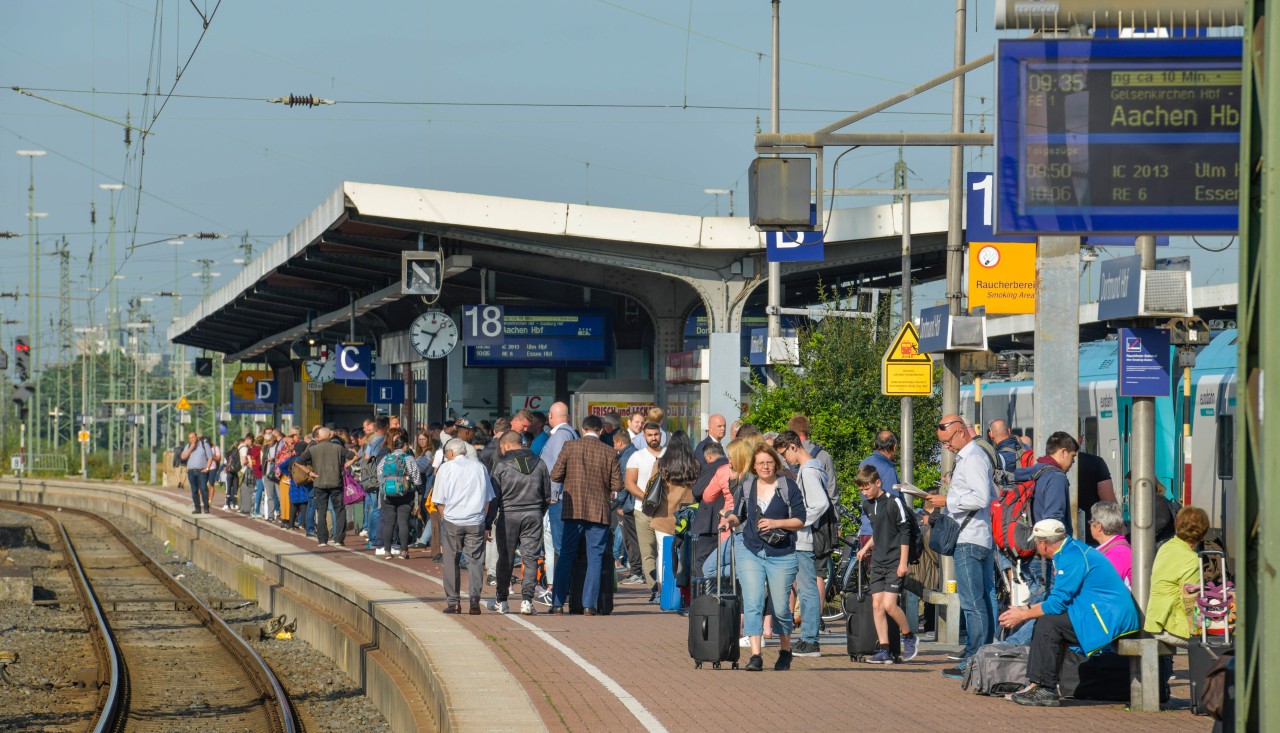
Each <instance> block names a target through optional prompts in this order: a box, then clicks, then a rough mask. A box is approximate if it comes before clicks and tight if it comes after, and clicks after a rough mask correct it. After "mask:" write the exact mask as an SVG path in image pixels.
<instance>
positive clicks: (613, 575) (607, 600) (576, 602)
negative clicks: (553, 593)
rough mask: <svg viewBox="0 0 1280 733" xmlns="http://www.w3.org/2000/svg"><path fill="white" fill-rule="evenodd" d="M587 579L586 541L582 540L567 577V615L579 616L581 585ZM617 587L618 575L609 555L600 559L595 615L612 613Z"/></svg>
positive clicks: (580, 609) (580, 610) (580, 611)
mask: <svg viewBox="0 0 1280 733" xmlns="http://www.w3.org/2000/svg"><path fill="white" fill-rule="evenodd" d="M586 579H587V541H586V539H585V538H584V539H583V540H582V544H581V545H580V546H579V547H578V555H577V557H575V558H574V560H573V573H572V574H570V576H569V613H571V614H581V613H582V612H583V610H584V609H583V607H582V585H583V583H585V582H586ZM617 587H618V573H617V571H616V570H614V567H613V557H612V556H611V555H610V554H609V553H607V552H606V553H605V556H604V557H602V558H600V594H599V596H597V597H596V614H597V615H600V616H607V615H609V614H611V613H613V592H614V591H615V590H617Z"/></svg>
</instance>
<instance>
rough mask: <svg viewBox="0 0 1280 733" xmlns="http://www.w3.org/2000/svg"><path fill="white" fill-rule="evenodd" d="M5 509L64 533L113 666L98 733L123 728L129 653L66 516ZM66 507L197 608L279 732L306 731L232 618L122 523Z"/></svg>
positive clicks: (80, 589) (15, 506) (66, 551)
mask: <svg viewBox="0 0 1280 733" xmlns="http://www.w3.org/2000/svg"><path fill="white" fill-rule="evenodd" d="M0 509H9V510H13V511H18V512H23V513H25V514H30V515H33V516H38V517H41V518H42V519H45V520H46V521H48V522H49V523H50V524H52V525H53V526H54V527H55V528H57V530H58V533H59V534H60V535H61V537H62V543H63V545H62V547H63V555H64V556H65V557H66V558H67V563H68V566H69V567H70V568H71V570H72V571H73V572H74V576H75V579H76V580H77V581H78V582H77V584H76V585H77V588H76V591H77V593H78V594H79V595H80V597H81V599H82V601H83V602H84V604H85V609H86V615H88V614H90V613H91V614H92V617H93V619H94V621H95V623H96V625H97V627H98V633H99V634H100V635H101V638H100V639H99V641H101V642H102V643H101V646H102V648H104V649H106V651H107V655H106V656H107V664H108V666H109V667H110V674H111V677H110V682H109V690H108V693H107V696H106V698H107V699H106V701H105V703H104V704H103V706H102V711H101V713H100V714H99V717H98V721H97V723H96V724H95V725H94V729H93V730H94V733H106V731H122V730H123V727H124V723H125V719H126V718H127V714H128V710H129V706H128V699H129V679H128V675H127V674H126V673H125V672H126V671H127V666H126V663H125V660H124V658H123V657H122V656H121V653H120V648H119V645H118V644H117V643H116V640H115V635H114V634H113V633H112V632H111V628H110V626H109V625H108V624H107V620H106V616H105V615H104V614H103V611H102V605H101V603H100V602H99V601H98V598H97V595H96V594H95V593H94V592H93V588H92V586H91V584H90V583H89V580H88V578H87V576H86V575H85V573H84V568H83V566H82V565H81V563H80V558H79V555H78V554H77V553H76V551H75V547H74V545H73V544H72V543H71V540H70V537H69V536H68V534H67V530H66V527H64V526H63V524H62V522H61V520H60V519H59V518H58V517H57V515H56V514H54V513H53V512H50V511H47V510H44V509H37V508H34V507H31V506H28V505H25V504H21V503H16V502H7V501H0ZM60 511H61V512H63V513H69V514H75V515H78V516H83V517H86V518H88V519H91V520H93V521H95V522H97V523H99V524H100V525H102V526H103V527H105V528H106V529H107V530H108V531H109V532H110V533H111V534H112V535H113V536H114V537H115V538H116V539H117V540H118V541H119V542H120V543H121V544H122V545H123V546H124V547H125V548H126V549H128V550H129V552H130V553H131V554H133V556H134V557H135V558H136V559H137V560H138V561H139V562H140V563H141V564H142V565H143V566H144V567H146V568H147V570H148V571H149V572H150V573H151V574H152V575H153V576H155V577H156V579H157V580H159V581H160V582H161V583H162V584H163V585H164V586H165V587H166V588H168V589H169V591H170V592H172V593H173V594H174V595H175V596H176V597H177V598H178V599H179V601H180V602H182V603H184V604H187V606H188V608H187V610H188V611H189V612H190V613H192V614H193V615H194V616H195V617H196V618H197V619H198V620H199V621H200V623H201V625H203V626H204V627H205V628H206V629H208V630H209V632H210V633H211V634H213V636H214V638H215V639H217V641H218V643H219V644H220V645H221V646H222V647H223V648H224V649H226V650H227V652H228V653H229V654H230V655H231V657H232V658H233V659H235V660H236V661H237V662H238V663H239V664H240V666H241V667H242V668H243V669H244V671H245V672H246V673H247V674H248V675H249V679H250V680H252V682H253V684H254V686H255V687H256V688H257V690H258V691H259V692H260V693H261V694H262V696H261V700H262V704H263V705H264V706H265V707H267V708H268V709H270V710H272V711H273V715H272V716H271V717H272V730H273V731H274V733H299V732H300V731H302V725H301V723H300V722H299V719H298V716H297V711H296V710H294V708H293V706H292V704H291V703H290V702H289V696H288V693H286V692H285V689H284V686H283V685H281V684H280V680H279V679H278V678H277V677H276V675H275V673H274V672H272V671H271V667H270V666H269V665H268V664H267V662H266V660H265V659H263V658H262V656H261V655H260V654H258V652H257V651H256V650H255V649H254V648H253V647H252V646H250V645H249V643H248V642H247V641H245V640H244V639H243V638H241V637H240V635H239V634H237V633H236V632H235V631H234V630H233V629H232V628H231V627H230V626H229V625H227V622H226V621H224V620H223V619H222V617H221V616H219V615H218V614H217V613H215V612H214V611H213V610H212V609H211V608H209V607H208V606H207V605H205V603H204V602H203V601H201V600H200V599H199V598H198V597H196V595H195V594H194V593H192V592H191V590H190V589H188V588H187V587H186V586H185V585H183V584H182V583H181V582H180V581H179V580H178V579H177V578H174V577H173V576H172V575H169V574H168V573H166V572H165V571H164V569H163V568H162V567H161V566H160V563H159V562H157V561H156V560H155V559H154V558H153V557H151V555H150V554H148V553H147V552H146V550H143V549H142V548H141V547H139V546H138V545H136V544H134V542H133V541H132V540H130V539H129V538H128V537H126V536H125V535H124V533H123V532H121V531H120V529H119V528H118V527H116V526H115V525H114V524H112V523H111V522H109V521H107V520H106V519H104V518H102V517H100V516H98V515H96V514H92V513H90V512H85V511H81V510H78V509H65V508H64V509H61V510H60Z"/></svg>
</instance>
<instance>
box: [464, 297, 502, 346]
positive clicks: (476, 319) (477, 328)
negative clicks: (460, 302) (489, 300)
mask: <svg viewBox="0 0 1280 733" xmlns="http://www.w3.org/2000/svg"><path fill="white" fill-rule="evenodd" d="M503 318H504V313H503V309H502V306H500V305H468V306H464V307H463V308H462V341H463V343H464V344H466V345H467V346H498V345H501V344H502V343H503V341H504V340H505V339H504V334H505V330H506V326H505V323H504V320H503Z"/></svg>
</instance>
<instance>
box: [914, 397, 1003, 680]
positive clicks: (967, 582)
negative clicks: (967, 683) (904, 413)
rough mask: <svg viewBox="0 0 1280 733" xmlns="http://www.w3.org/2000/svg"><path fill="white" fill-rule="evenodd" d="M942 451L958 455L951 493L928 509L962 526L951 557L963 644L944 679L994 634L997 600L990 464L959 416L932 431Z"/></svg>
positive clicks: (934, 500) (945, 419)
mask: <svg viewBox="0 0 1280 733" xmlns="http://www.w3.org/2000/svg"><path fill="white" fill-rule="evenodd" d="M935 427H936V428H937V430H938V441H939V442H941V443H942V447H944V448H946V449H947V450H949V451H951V452H952V453H955V454H956V465H955V468H954V469H953V470H952V473H951V489H950V490H949V491H948V492H947V494H946V495H945V496H942V495H935V496H930V497H929V503H930V504H931V505H932V506H934V507H936V508H944V509H943V511H944V512H945V513H946V515H947V516H949V517H951V518H952V519H954V520H955V521H956V522H958V523H959V524H960V536H959V538H958V540H957V542H956V551H955V554H954V555H953V559H954V560H955V567H956V593H957V595H959V596H960V610H961V611H962V612H963V613H964V625H965V633H966V642H965V647H964V654H963V658H962V659H961V660H960V664H959V665H957V666H955V667H952V668H949V669H944V670H943V671H942V676H943V677H950V678H954V679H959V678H961V677H963V676H964V668H965V665H967V664H968V662H969V658H970V657H972V656H973V655H974V654H976V653H977V652H978V649H979V648H980V647H982V646H983V645H985V644H990V643H991V639H992V638H993V635H994V633H995V622H996V620H995V618H994V609H993V607H992V606H993V603H992V600H993V598H994V596H995V572H994V570H993V566H992V558H991V500H992V499H993V498H994V489H993V488H992V485H991V461H990V459H988V458H987V455H986V453H984V452H983V451H982V449H981V448H979V447H978V445H977V444H976V443H974V442H973V437H972V436H970V435H969V428H968V427H967V426H966V425H965V422H964V419H963V418H961V417H960V416H959V415H947V416H946V417H943V418H942V422H939V423H938V424H937V425H936V426H935Z"/></svg>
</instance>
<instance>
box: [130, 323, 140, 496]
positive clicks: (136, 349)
mask: <svg viewBox="0 0 1280 733" xmlns="http://www.w3.org/2000/svg"><path fill="white" fill-rule="evenodd" d="M131 315H132V314H131ZM131 320H132V319H131ZM140 346H141V339H140V338H139V337H138V332H137V331H136V330H135V331H134V332H133V406H132V409H133V430H132V432H133V460H132V464H133V482H134V483H135V484H136V483H138V437H139V433H140V432H141V431H142V429H141V427H140V426H139V425H138V418H139V417H141V415H139V413H138V407H139V406H140V405H141V401H140V400H141V396H140V395H139V394H138V387H139V383H140V382H141V381H142V375H141V370H140V369H139V368H138V363H139V362H140V361H141V356H142V354H141V353H140V351H141V349H140Z"/></svg>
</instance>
